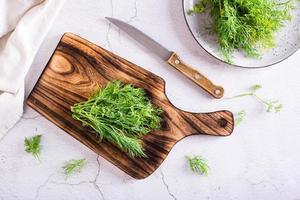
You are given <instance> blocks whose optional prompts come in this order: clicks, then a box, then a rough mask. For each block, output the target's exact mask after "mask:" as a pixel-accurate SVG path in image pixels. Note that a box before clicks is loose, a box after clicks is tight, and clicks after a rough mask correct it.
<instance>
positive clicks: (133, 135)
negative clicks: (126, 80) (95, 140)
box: [71, 81, 162, 157]
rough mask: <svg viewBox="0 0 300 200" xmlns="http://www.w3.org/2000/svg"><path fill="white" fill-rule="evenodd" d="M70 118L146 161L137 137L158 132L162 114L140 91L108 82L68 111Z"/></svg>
mask: <svg viewBox="0 0 300 200" xmlns="http://www.w3.org/2000/svg"><path fill="white" fill-rule="evenodd" d="M71 111H72V113H73V114H72V116H73V118H74V119H76V120H79V121H81V122H82V123H83V125H85V126H89V127H91V128H92V129H94V130H95V131H96V133H97V135H98V136H99V140H100V141H102V140H103V139H106V140H108V141H109V142H111V143H113V144H115V145H116V146H117V147H118V148H120V149H121V150H123V151H125V152H127V153H128V154H129V155H130V156H132V157H135V156H137V157H146V154H145V153H144V149H143V147H142V144H141V141H140V140H139V137H141V136H143V135H146V134H148V133H149V132H150V131H152V130H156V129H159V128H160V121H161V117H160V114H161V113H162V110H161V109H160V108H158V107H155V106H154V105H153V104H152V103H151V102H150V100H149V99H148V98H147V97H146V93H145V91H144V90H143V89H141V88H135V87H133V86H132V85H130V84H126V85H124V84H122V83H121V82H120V81H114V82H109V83H108V84H107V85H106V86H105V87H104V88H102V89H98V90H97V91H96V92H95V93H94V94H93V95H91V97H90V98H89V99H88V100H87V101H85V102H81V103H78V104H75V105H74V106H72V107H71Z"/></svg>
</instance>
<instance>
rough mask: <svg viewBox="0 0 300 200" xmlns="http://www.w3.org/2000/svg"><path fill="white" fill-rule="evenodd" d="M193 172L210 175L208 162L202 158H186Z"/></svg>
mask: <svg viewBox="0 0 300 200" xmlns="http://www.w3.org/2000/svg"><path fill="white" fill-rule="evenodd" d="M186 158H187V160H188V164H189V167H190V169H191V170H192V172H194V173H200V174H204V175H206V176H207V175H208V170H209V166H208V164H207V161H206V160H205V159H204V158H202V157H201V156H192V157H190V156H186Z"/></svg>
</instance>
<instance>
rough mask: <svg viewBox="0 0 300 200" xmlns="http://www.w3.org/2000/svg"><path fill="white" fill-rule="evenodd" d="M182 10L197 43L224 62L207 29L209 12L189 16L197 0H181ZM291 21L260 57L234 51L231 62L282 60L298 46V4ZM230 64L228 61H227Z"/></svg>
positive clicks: (262, 64) (247, 63)
mask: <svg viewBox="0 0 300 200" xmlns="http://www.w3.org/2000/svg"><path fill="white" fill-rule="evenodd" d="M182 2H183V12H184V16H185V20H186V23H187V25H188V28H189V29H190V32H191V33H192V35H193V37H194V38H195V40H196V41H197V42H198V44H199V45H200V46H201V47H202V48H203V49H204V50H206V51H207V52H208V53H209V54H211V55H212V56H214V57H215V58H217V59H219V60H220V61H222V62H226V61H225V60H224V58H223V57H222V55H221V54H220V52H219V51H218V44H217V36H216V35H214V34H211V33H209V30H208V29H207V28H208V27H209V25H210V24H211V18H210V16H209V14H206V13H205V14H197V15H193V16H189V15H188V14H187V12H188V11H189V10H190V9H191V8H192V7H193V5H195V3H197V2H198V0H182ZM292 17H293V18H292V21H289V22H287V23H286V25H285V26H284V27H283V28H282V29H281V30H280V31H279V32H278V33H277V34H276V38H275V39H276V47H275V48H273V49H269V50H266V51H265V52H264V53H263V55H261V57H260V58H250V57H246V56H245V55H244V54H243V53H242V52H240V51H235V53H234V54H233V59H232V60H233V62H234V63H233V64H232V65H234V66H238V67H245V68H261V67H268V66H271V65H274V64H276V63H279V62H281V61H283V60H284V59H286V58H288V57H289V56H291V55H292V54H293V53H295V52H296V51H297V50H298V49H299V48H300V6H299V3H298V4H297V8H296V9H294V10H293V11H292ZM228 64H230V63H228Z"/></svg>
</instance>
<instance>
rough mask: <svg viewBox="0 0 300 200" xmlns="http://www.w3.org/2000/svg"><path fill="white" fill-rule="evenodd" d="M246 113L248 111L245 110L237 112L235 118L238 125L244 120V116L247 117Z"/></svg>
mask: <svg viewBox="0 0 300 200" xmlns="http://www.w3.org/2000/svg"><path fill="white" fill-rule="evenodd" d="M246 114H247V113H246V111H245V110H241V111H239V112H238V113H236V116H235V119H234V121H235V125H236V126H238V125H239V124H240V123H241V122H242V121H243V120H244V118H245V117H246Z"/></svg>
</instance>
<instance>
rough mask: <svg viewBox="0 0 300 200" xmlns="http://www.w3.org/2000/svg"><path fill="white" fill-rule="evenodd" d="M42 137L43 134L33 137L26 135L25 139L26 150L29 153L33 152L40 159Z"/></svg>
mask: <svg viewBox="0 0 300 200" xmlns="http://www.w3.org/2000/svg"><path fill="white" fill-rule="evenodd" d="M41 138H42V135H35V136H32V137H29V138H27V137H25V139H24V146H25V151H26V152H27V153H30V154H32V155H33V156H34V157H35V158H37V159H38V160H40V158H39V155H40V153H41V149H42V147H41V144H40V143H41Z"/></svg>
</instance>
